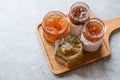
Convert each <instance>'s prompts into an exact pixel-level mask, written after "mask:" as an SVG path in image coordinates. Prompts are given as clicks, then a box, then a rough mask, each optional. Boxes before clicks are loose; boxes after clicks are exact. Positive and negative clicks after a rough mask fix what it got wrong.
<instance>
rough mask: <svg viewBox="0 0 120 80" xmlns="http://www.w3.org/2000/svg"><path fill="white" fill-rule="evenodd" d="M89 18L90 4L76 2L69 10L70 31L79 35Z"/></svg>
mask: <svg viewBox="0 0 120 80" xmlns="http://www.w3.org/2000/svg"><path fill="white" fill-rule="evenodd" d="M89 18H90V8H89V6H88V5H87V4H85V3H83V2H76V3H74V4H73V5H72V7H71V9H70V11H69V23H70V33H72V34H74V35H77V36H78V35H79V34H80V33H81V30H82V28H83V25H84V23H85V22H86V21H87V20H88V19H89Z"/></svg>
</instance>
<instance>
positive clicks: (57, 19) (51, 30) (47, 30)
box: [42, 11, 68, 43]
mask: <svg viewBox="0 0 120 80" xmlns="http://www.w3.org/2000/svg"><path fill="white" fill-rule="evenodd" d="M42 26H43V31H44V37H45V38H46V39H47V41H49V42H51V43H54V42H55V41H56V40H57V39H58V38H60V37H61V36H63V35H65V34H67V33H68V21H67V18H66V16H65V15H64V14H63V13H61V12H58V11H53V12H49V13H48V14H47V15H46V16H45V17H44V20H43V25H42Z"/></svg>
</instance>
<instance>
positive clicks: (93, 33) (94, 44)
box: [81, 18, 106, 52]
mask: <svg viewBox="0 0 120 80" xmlns="http://www.w3.org/2000/svg"><path fill="white" fill-rule="evenodd" d="M105 31H106V27H105V25H104V23H103V21H102V20H100V19H98V18H91V19H90V20H88V21H87V22H86V23H85V25H84V28H83V31H82V35H81V40H82V42H83V49H84V50H85V51H87V52H93V51H96V50H98V49H99V48H100V46H101V39H102V37H103V36H104V34H105Z"/></svg>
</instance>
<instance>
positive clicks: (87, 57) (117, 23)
mask: <svg viewBox="0 0 120 80" xmlns="http://www.w3.org/2000/svg"><path fill="white" fill-rule="evenodd" d="M91 17H96V16H95V15H94V14H93V13H91ZM103 21H104V23H105V25H106V27H107V31H106V34H105V35H104V37H103V39H102V46H101V48H100V49H99V50H98V51H96V52H92V53H87V52H84V53H83V54H84V57H83V60H82V63H76V65H75V66H74V67H73V68H71V69H69V68H66V67H64V66H62V65H60V64H59V63H57V62H56V61H55V49H54V46H52V45H49V43H48V42H47V41H46V40H45V39H44V36H43V30H42V27H41V24H39V25H38V26H37V29H36V31H37V33H38V36H39V39H40V42H41V45H42V48H43V51H44V54H45V56H46V58H47V61H48V64H49V66H50V69H51V71H52V72H53V73H54V74H61V73H64V72H67V71H70V70H72V69H74V68H77V67H80V66H83V65H86V64H89V63H91V62H94V61H96V60H99V59H102V58H104V57H107V56H109V55H110V46H109V36H110V34H111V32H112V31H114V30H115V29H118V28H120V18H117V19H113V20H103Z"/></svg>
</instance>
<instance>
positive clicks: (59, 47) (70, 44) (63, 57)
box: [55, 35, 83, 68]
mask: <svg viewBox="0 0 120 80" xmlns="http://www.w3.org/2000/svg"><path fill="white" fill-rule="evenodd" d="M55 49H56V54H55V59H56V61H57V62H58V63H60V64H62V65H64V66H65V67H68V68H70V67H72V66H74V65H75V64H76V63H78V62H79V63H80V62H81V59H82V57H83V54H82V43H81V42H80V40H79V39H78V38H77V37H76V36H74V35H65V36H63V37H62V38H60V39H58V40H57V41H56V43H55Z"/></svg>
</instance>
